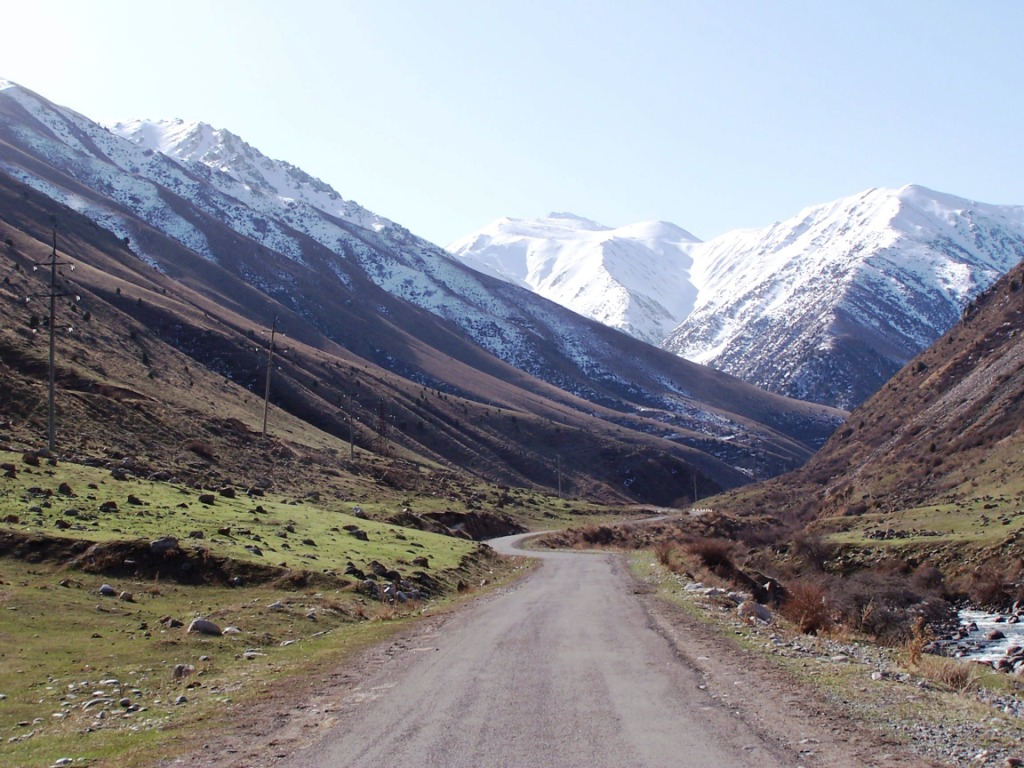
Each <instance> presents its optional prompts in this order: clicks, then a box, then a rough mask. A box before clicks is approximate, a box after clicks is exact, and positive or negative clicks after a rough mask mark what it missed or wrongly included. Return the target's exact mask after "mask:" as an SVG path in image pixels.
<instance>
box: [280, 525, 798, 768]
mask: <svg viewBox="0 0 1024 768" xmlns="http://www.w3.org/2000/svg"><path fill="white" fill-rule="evenodd" d="M516 538H519V537H510V539H506V540H499V541H498V542H496V543H495V547H496V548H497V549H499V551H503V552H506V553H508V552H510V551H511V550H510V547H511V544H512V540H514V539H516ZM538 556H539V557H541V558H542V559H543V563H542V566H541V567H540V568H537V569H536V570H535V571H534V572H533V573H532V574H531V575H530V576H528V577H527V578H525V579H524V580H522V581H521V582H520V583H519V584H517V585H516V586H514V587H512V588H511V589H509V590H507V591H504V592H502V593H500V594H498V595H496V596H494V597H493V598H491V599H487V600H484V601H481V602H479V603H478V604H476V605H474V606H472V607H471V608H469V609H468V610H466V611H464V612H460V613H459V614H457V615H456V616H455V617H453V618H452V619H451V620H449V621H448V622H447V623H446V624H445V625H444V626H443V631H440V632H436V633H434V634H425V635H420V636H418V637H415V638H413V639H411V641H410V643H409V646H408V651H409V652H408V653H406V654H404V656H403V659H402V660H401V661H398V660H396V662H395V663H394V664H386V665H384V666H383V667H382V668H381V670H380V671H379V672H378V673H377V675H376V676H375V677H373V678H372V679H369V680H366V681H364V682H363V684H362V685H361V686H360V688H359V689H357V690H356V691H355V692H354V693H353V694H352V695H351V696H350V698H349V700H348V702H347V705H346V707H345V709H346V710H347V711H346V712H345V713H344V714H343V716H341V717H339V719H338V721H337V725H336V726H335V727H334V728H332V729H331V730H330V731H328V732H327V733H326V734H325V737H324V738H323V739H322V740H321V741H320V742H319V743H316V744H314V745H312V746H309V747H307V748H306V749H304V750H303V751H301V752H299V753H297V754H294V755H293V756H291V757H290V758H289V759H287V760H284V761H282V762H278V763H276V764H277V765H286V766H289V768H332V767H334V766H337V767H338V768H341V767H342V766H345V767H346V768H364V767H365V768H370V767H371V766H372V767H373V768H379V767H380V766H388V768H424V767H425V766H445V767H446V768H461V767H463V766H464V767H465V768H481V767H482V766H510V767H512V766H514V767H515V768H524V767H526V766H543V767H544V768H559V767H560V766H588V767H590V768H600V767H601V766H614V767H615V768H623V766H630V767H631V768H640V767H641V766H674V767H676V768H678V767H679V766H757V767H758V768H771V767H772V766H784V765H794V766H795V765H797V764H798V761H797V760H796V757H795V753H792V752H787V751H785V750H784V749H782V747H781V746H780V745H778V744H773V743H770V742H767V741H766V740H764V738H763V737H759V735H758V734H756V733H755V732H754V731H753V730H752V729H751V728H750V727H748V726H747V725H746V724H745V723H744V722H743V721H742V720H741V719H738V718H737V717H735V716H734V712H733V708H732V707H731V706H729V705H727V704H723V703H722V701H721V700H720V699H716V698H715V697H712V696H710V695H709V694H708V692H707V691H706V690H704V688H706V686H702V678H701V676H700V675H699V674H698V672H697V671H696V670H695V669H694V668H692V667H691V666H689V665H688V664H687V663H686V662H685V660H683V659H680V658H679V657H678V656H677V654H676V652H675V651H674V649H673V647H672V645H671V644H670V643H669V642H668V641H667V640H666V639H665V637H663V635H662V634H660V633H659V632H658V631H656V630H655V629H654V628H652V626H651V625H650V622H649V619H648V615H647V613H646V612H645V611H644V609H643V607H642V605H641V603H640V601H639V600H638V599H637V596H636V595H635V594H634V586H633V582H632V581H631V580H630V579H629V578H628V576H627V575H626V574H625V573H623V572H622V569H623V565H622V563H621V560H620V559H617V558H615V557H613V556H609V555H601V554H578V553H538Z"/></svg>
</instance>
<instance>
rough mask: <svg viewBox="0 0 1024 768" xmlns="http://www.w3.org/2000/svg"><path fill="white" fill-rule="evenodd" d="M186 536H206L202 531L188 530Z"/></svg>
mask: <svg viewBox="0 0 1024 768" xmlns="http://www.w3.org/2000/svg"><path fill="white" fill-rule="evenodd" d="M188 537H189V538H190V539H205V538H206V534H205V533H203V532H202V531H189V532H188Z"/></svg>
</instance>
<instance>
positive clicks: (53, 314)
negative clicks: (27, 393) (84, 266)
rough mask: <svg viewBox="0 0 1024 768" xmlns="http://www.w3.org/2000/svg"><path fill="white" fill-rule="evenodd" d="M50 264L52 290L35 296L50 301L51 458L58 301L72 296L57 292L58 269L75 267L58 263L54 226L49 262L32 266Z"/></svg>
mask: <svg viewBox="0 0 1024 768" xmlns="http://www.w3.org/2000/svg"><path fill="white" fill-rule="evenodd" d="M47 264H49V267H50V290H49V291H48V292H47V293H40V294H35V295H34V296H35V297H36V298H47V299H49V300H50V316H49V319H48V320H47V324H48V325H49V326H50V357H49V365H48V366H47V389H48V398H47V399H48V402H47V448H48V450H49V453H50V455H51V456H53V453H54V451H56V449H57V407H56V391H57V360H56V347H57V299H58V298H59V297H61V296H70V295H72V294H68V293H58V292H57V267H58V266H64V265H68V266H70V267H71V270H72V271H74V269H75V265H74V264H72V263H71V262H70V261H57V228H56V226H54V229H53V250H52V251H51V252H50V258H49V261H43V262H39V263H36V264H33V265H32V269H33V270H38V269H39V267H41V266H46V265H47ZM32 298H33V297H32V296H29V297H26V299H25V300H26V301H29V300H31V299H32ZM80 298H81V297H80V296H78V295H75V299H76V300H78V299H80Z"/></svg>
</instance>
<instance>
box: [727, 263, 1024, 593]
mask: <svg viewBox="0 0 1024 768" xmlns="http://www.w3.org/2000/svg"><path fill="white" fill-rule="evenodd" d="M1022 285H1024V266H1021V265H1018V266H1017V267H1015V268H1014V269H1012V270H1011V271H1010V273H1009V274H1007V275H1006V276H1005V277H1004V278H1002V279H1001V280H1000V281H999V282H998V283H996V284H995V285H994V286H993V287H992V288H990V289H989V290H987V291H986V292H984V293H983V294H982V295H981V296H980V297H978V299H977V300H976V301H974V302H972V303H971V304H970V305H969V306H968V307H967V309H966V311H965V312H964V314H963V316H962V318H961V319H960V320H959V321H958V322H957V323H956V324H955V326H954V327H953V328H952V329H951V330H950V331H949V332H948V333H946V334H945V335H944V336H943V337H942V338H941V339H940V340H939V341H938V342H936V343H935V344H934V345H932V346H931V347H930V348H929V349H927V350H926V351H925V352H923V353H922V354H920V355H919V356H917V357H916V358H915V359H914V360H913V361H912V362H911V363H910V364H909V365H907V366H906V367H904V368H903V369H902V370H901V371H900V372H899V373H898V374H897V375H896V376H894V377H893V379H892V380H891V381H889V382H888V383H887V384H886V385H885V386H884V387H882V389H881V390H880V391H879V392H878V393H877V394H876V395H875V396H874V397H872V398H870V399H869V400H868V401H867V402H866V403H865V404H864V405H863V406H861V407H860V408H857V409H856V410H855V411H853V413H851V415H850V418H849V420H848V421H847V424H846V425H845V426H844V427H841V428H840V429H839V430H838V431H837V432H836V433H835V434H834V435H833V436H832V438H830V439H829V441H828V442H827V443H826V445H825V446H824V447H823V448H822V450H821V451H819V452H818V453H817V454H816V455H815V456H814V458H813V459H812V460H811V461H810V462H808V464H807V465H805V466H804V467H802V468H801V469H799V470H797V471H795V472H793V473H790V474H787V475H785V476H783V477H780V478H776V479H773V480H771V481H768V482H766V483H762V484H759V485H757V486H752V487H750V488H748V489H743V490H740V491H737V492H735V493H729V494H725V495H722V496H720V497H718V498H716V499H714V500H713V501H712V502H709V503H712V504H714V506H715V507H716V509H720V510H722V511H725V512H735V513H738V514H741V515H745V516H753V517H754V518H763V517H764V516H768V518H769V519H771V520H774V521H775V522H776V523H785V524H789V525H794V526H796V527H803V526H805V525H809V527H810V529H811V530H814V531H817V532H819V533H821V534H823V535H827V536H829V538H830V539H831V540H832V541H834V542H836V543H840V544H848V545H852V546H854V547H856V548H863V549H866V550H868V551H871V550H875V551H876V552H878V551H881V552H885V551H901V550H904V551H906V552H916V553H917V555H916V556H915V557H916V558H917V559H919V558H920V557H921V556H922V554H926V555H927V557H929V558H932V559H933V560H935V561H936V562H939V563H943V564H944V565H945V566H948V567H949V568H950V569H952V570H957V571H966V572H971V573H973V572H975V571H976V572H977V573H976V574H975V575H977V574H981V573H982V571H981V570H979V569H978V568H977V566H978V565H979V564H982V563H990V564H991V567H992V568H993V569H995V570H994V571H992V573H993V574H994V576H993V578H995V579H996V581H997V582H998V581H1000V580H1005V583H1006V584H1012V583H1014V582H1015V581H1016V582H1017V583H1018V589H1019V588H1024V587H1021V586H1020V583H1019V580H1020V579H1021V578H1022V576H1024V574H1021V573H1020V562H1021V556H1022V555H1024V512H1022V499H1024V480H1022V479H1021V478H1022V477H1024V432H1022V430H1021V424H1022V420H1024V405H1022V404H1024V290H1022ZM904 556H905V557H910V555H904Z"/></svg>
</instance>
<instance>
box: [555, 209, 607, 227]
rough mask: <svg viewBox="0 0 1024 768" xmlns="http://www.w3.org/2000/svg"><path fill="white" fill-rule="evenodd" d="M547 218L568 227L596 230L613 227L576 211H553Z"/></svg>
mask: <svg viewBox="0 0 1024 768" xmlns="http://www.w3.org/2000/svg"><path fill="white" fill-rule="evenodd" d="M547 220H548V221H551V222H553V223H554V222H557V223H558V224H561V225H563V226H565V227H568V228H574V229H583V230H593V231H595V232H598V231H603V230H607V229H611V227H606V226H605V225H604V224H598V223H597V222H596V221H593V220H592V219H588V218H585V217H583V216H577V215H576V214H575V213H565V212H562V213H559V212H552V213H549V214H548V215H547Z"/></svg>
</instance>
